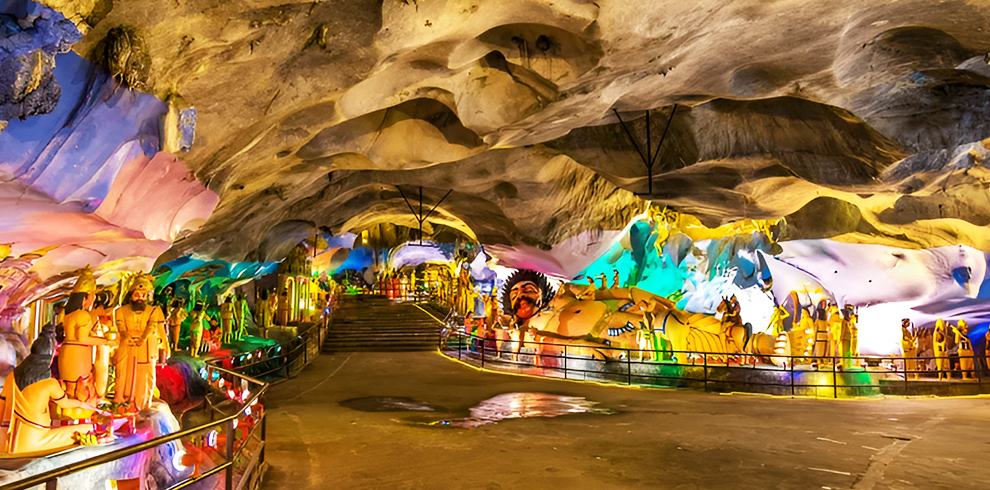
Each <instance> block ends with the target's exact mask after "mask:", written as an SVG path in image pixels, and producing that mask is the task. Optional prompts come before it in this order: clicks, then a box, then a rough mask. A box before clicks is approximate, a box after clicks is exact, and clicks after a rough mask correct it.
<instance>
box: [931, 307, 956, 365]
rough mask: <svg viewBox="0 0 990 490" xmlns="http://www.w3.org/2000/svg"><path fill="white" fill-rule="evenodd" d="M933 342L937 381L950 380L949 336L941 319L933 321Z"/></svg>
mask: <svg viewBox="0 0 990 490" xmlns="http://www.w3.org/2000/svg"><path fill="white" fill-rule="evenodd" d="M932 340H933V349H932V350H933V352H934V354H935V369H937V370H938V379H942V378H943V377H945V378H946V379H948V378H950V377H951V375H952V373H950V372H949V336H948V335H947V334H946V331H945V322H943V321H942V319H941V318H939V319H938V320H936V321H935V333H934V338H933V339H932Z"/></svg>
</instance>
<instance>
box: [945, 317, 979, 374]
mask: <svg viewBox="0 0 990 490" xmlns="http://www.w3.org/2000/svg"><path fill="white" fill-rule="evenodd" d="M949 326H950V327H951V326H952V325H951V324H950V325H949ZM952 332H953V333H955V334H956V338H955V341H956V345H957V346H959V349H958V350H957V353H958V354H959V370H960V371H962V377H963V379H972V377H973V368H974V367H975V365H976V362H975V358H974V357H973V344H972V343H971V342H970V341H969V324H968V323H966V320H959V325H958V326H956V327H952Z"/></svg>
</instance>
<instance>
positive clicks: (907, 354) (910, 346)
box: [901, 318, 918, 379]
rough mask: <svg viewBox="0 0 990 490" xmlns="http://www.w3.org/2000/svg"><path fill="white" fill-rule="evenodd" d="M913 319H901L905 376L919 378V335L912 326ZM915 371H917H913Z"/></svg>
mask: <svg viewBox="0 0 990 490" xmlns="http://www.w3.org/2000/svg"><path fill="white" fill-rule="evenodd" d="M911 327H912V325H911V320H910V319H909V318H905V319H903V320H901V356H902V357H904V370H905V378H910V379H918V373H917V371H918V360H917V359H916V358H917V357H918V337H917V336H916V335H915V334H914V331H913V329H912V328H911ZM912 371H915V372H912Z"/></svg>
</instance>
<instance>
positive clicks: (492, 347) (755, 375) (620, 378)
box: [439, 331, 990, 398]
mask: <svg viewBox="0 0 990 490" xmlns="http://www.w3.org/2000/svg"><path fill="white" fill-rule="evenodd" d="M439 347H440V351H441V352H442V353H444V354H445V355H447V356H448V357H452V358H457V359H458V360H461V361H465V362H468V363H471V364H474V365H477V366H480V367H483V368H491V369H502V370H512V371H515V372H518V371H520V370H523V371H524V372H526V373H527V374H535V375H540V376H548V377H557V378H563V379H571V380H585V381H597V382H606V383H613V384H625V385H640V386H653V387H671V388H672V387H691V388H701V389H704V390H705V391H749V392H756V393H770V394H777V395H810V396H826V397H835V398H837V397H847V396H872V395H880V394H893V395H896V394H942V395H962V394H975V393H984V392H986V390H987V389H990V386H988V384H987V383H985V381H987V379H986V378H987V377H988V373H987V371H986V366H985V365H984V363H983V359H982V358H981V357H978V356H962V357H961V358H960V357H958V356H954V357H951V358H950V357H944V358H942V359H943V360H942V361H941V363H940V364H939V365H938V366H937V367H936V369H934V370H929V369H919V366H927V365H928V364H929V363H930V361H932V360H933V358H932V357H908V358H903V357H877V356H844V357H838V356H778V355H772V356H757V355H753V354H726V353H717V352H694V351H671V350H643V349H628V348H618V347H610V346H605V345H601V346H598V345H591V344H590V343H589V344H588V345H574V344H563V343H555V342H536V341H526V342H525V343H524V344H523V348H522V349H521V350H520V348H519V344H518V342H516V341H509V340H497V339H493V338H490V337H489V338H482V337H479V336H477V335H470V334H466V333H463V332H457V331H450V332H449V333H448V335H441V337H440V342H439ZM965 361H970V362H972V365H971V367H970V368H969V369H966V370H963V369H962V367H969V366H963V364H968V363H966V362H965ZM949 362H954V363H956V365H957V367H956V368H955V369H951V368H950V367H951V366H952V365H951V364H950V365H946V363H949ZM940 378H947V379H948V380H950V381H952V382H943V381H940Z"/></svg>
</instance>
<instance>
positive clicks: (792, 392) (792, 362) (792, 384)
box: [788, 359, 794, 396]
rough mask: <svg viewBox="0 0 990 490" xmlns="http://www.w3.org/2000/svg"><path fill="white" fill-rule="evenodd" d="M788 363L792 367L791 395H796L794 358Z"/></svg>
mask: <svg viewBox="0 0 990 490" xmlns="http://www.w3.org/2000/svg"><path fill="white" fill-rule="evenodd" d="M788 364H790V368H791V396H794V360H793V359H791V360H790V361H789V362H788Z"/></svg>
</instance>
